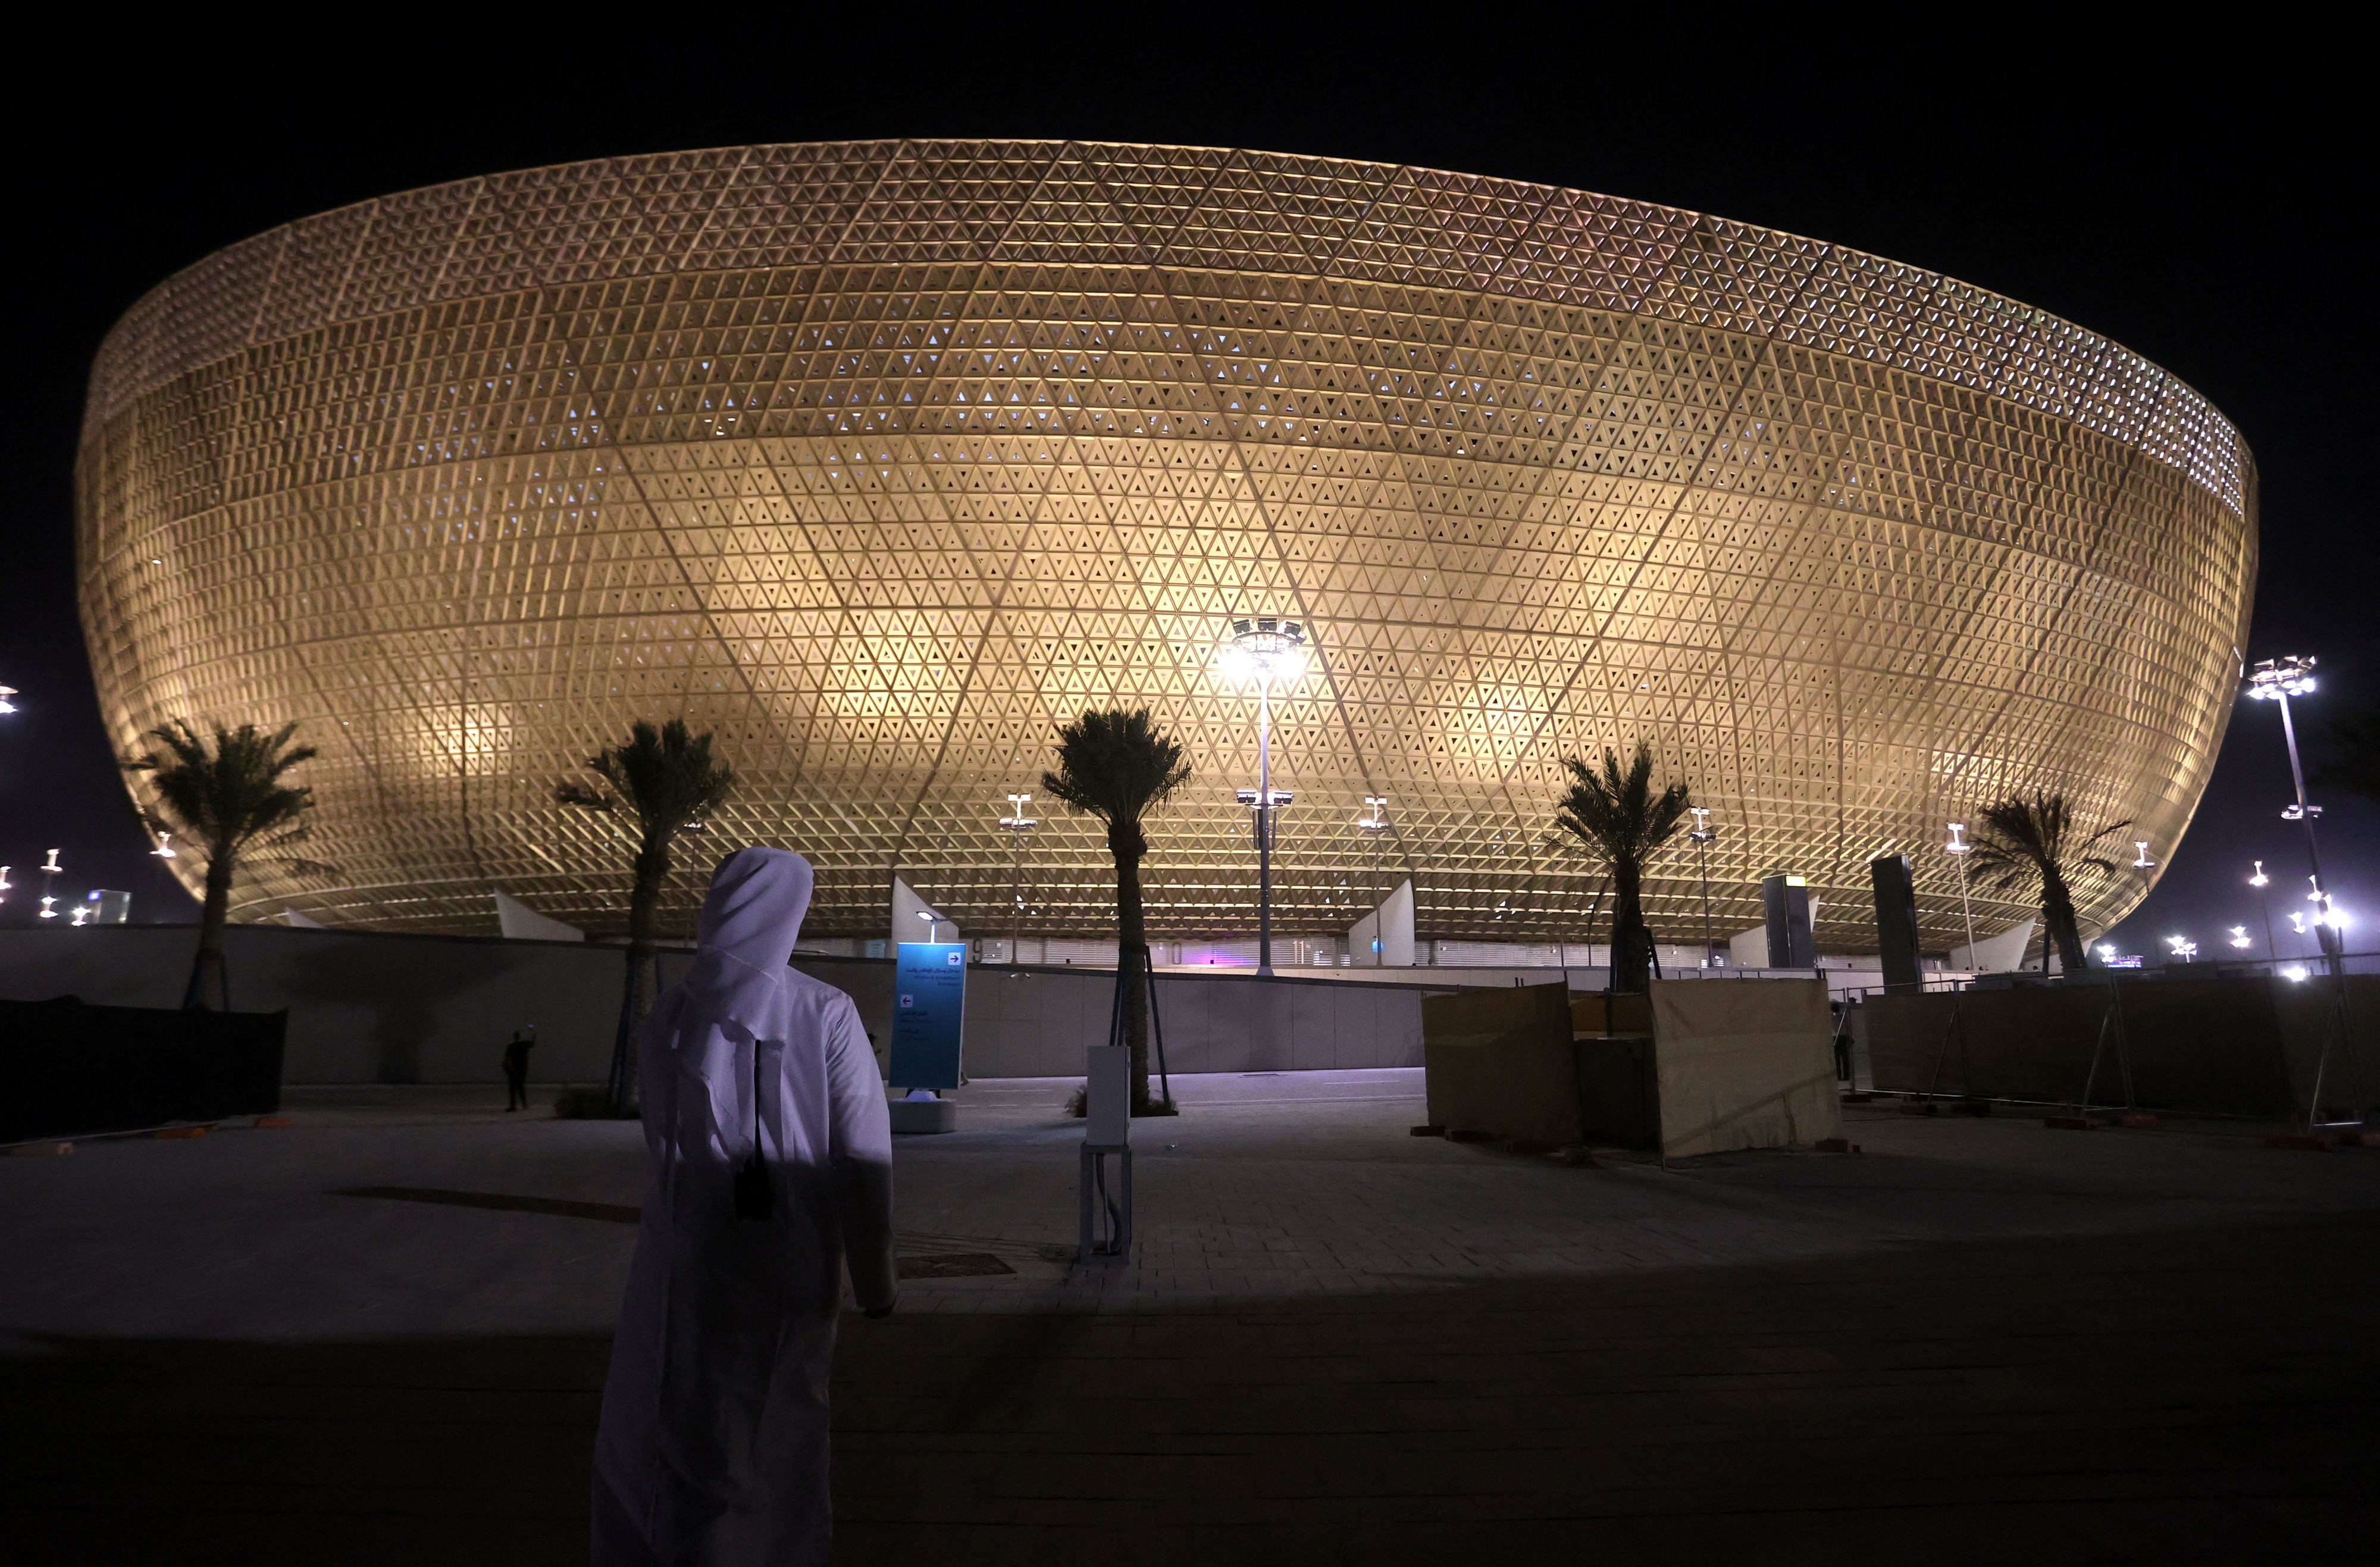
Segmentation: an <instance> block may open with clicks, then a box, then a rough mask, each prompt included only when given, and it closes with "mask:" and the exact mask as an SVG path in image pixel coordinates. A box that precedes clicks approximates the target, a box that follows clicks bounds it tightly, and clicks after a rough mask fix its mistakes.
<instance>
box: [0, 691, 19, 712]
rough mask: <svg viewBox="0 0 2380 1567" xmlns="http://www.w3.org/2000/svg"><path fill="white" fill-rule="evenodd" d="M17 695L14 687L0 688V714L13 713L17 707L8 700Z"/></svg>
mask: <svg viewBox="0 0 2380 1567" xmlns="http://www.w3.org/2000/svg"><path fill="white" fill-rule="evenodd" d="M16 694H17V687H15V686H0V713H8V712H15V711H17V705H16V704H15V703H14V702H11V701H10V700H9V699H8V698H11V697H13V696H15V695H16Z"/></svg>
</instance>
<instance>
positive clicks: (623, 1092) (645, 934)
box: [610, 838, 670, 1115]
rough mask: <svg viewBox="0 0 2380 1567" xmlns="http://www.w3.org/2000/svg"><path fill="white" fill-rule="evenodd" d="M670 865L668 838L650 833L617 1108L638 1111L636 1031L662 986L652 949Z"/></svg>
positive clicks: (635, 920) (637, 907)
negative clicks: (654, 838)
mask: <svg viewBox="0 0 2380 1567" xmlns="http://www.w3.org/2000/svg"><path fill="white" fill-rule="evenodd" d="M669 871H670V855H669V843H668V840H666V839H663V840H662V842H660V843H658V844H657V843H654V842H653V841H652V840H650V838H649V839H647V840H646V842H645V844H644V845H643V846H642V847H641V848H639V849H638V850H637V880H636V883H635V885H634V887H633V888H632V889H631V890H630V892H629V893H628V976H627V988H626V990H625V993H624V994H623V995H622V996H621V998H620V1026H619V1031H618V1032H617V1033H616V1034H615V1035H613V1039H612V1078H611V1084H610V1087H611V1094H612V1109H613V1112H614V1113H615V1114H619V1115H633V1114H635V1113H636V1111H637V1035H638V1034H640V1033H641V1032H643V1030H644V1026H645V1017H646V1015H647V1014H649V1013H650V1012H651V1011H652V1010H653V995H654V991H655V990H657V989H658V988H659V987H658V985H657V983H656V981H657V980H658V979H659V978H660V975H659V963H658V961H657V957H656V954H655V953H654V951H653V911H654V910H655V909H656V908H658V907H659V906H660V905H661V897H662V881H664V880H665V879H667V877H668V876H669Z"/></svg>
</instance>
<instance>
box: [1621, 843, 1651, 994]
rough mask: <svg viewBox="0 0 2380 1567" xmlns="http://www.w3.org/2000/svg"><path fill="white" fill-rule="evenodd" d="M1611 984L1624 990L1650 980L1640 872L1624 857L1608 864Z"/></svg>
mask: <svg viewBox="0 0 2380 1567" xmlns="http://www.w3.org/2000/svg"><path fill="white" fill-rule="evenodd" d="M1611 880H1612V882H1613V886H1614V891H1615V893H1617V896H1616V897H1615V899H1614V901H1613V904H1612V909H1611V988H1612V989H1613V990H1619V991H1622V992H1625V993H1628V994H1636V993H1639V992H1642V991H1644V990H1646V989H1647V988H1648V987H1649V985H1650V983H1651V978H1652V976H1651V969H1652V960H1653V951H1652V937H1651V935H1650V934H1649V933H1648V932H1647V931H1646V930H1645V905H1644V902H1643V890H1644V873H1643V872H1642V871H1641V870H1639V869H1637V868H1636V866H1635V865H1634V864H1633V863H1632V862H1630V861H1627V860H1621V861H1618V862H1616V863H1614V864H1613V866H1612V868H1611Z"/></svg>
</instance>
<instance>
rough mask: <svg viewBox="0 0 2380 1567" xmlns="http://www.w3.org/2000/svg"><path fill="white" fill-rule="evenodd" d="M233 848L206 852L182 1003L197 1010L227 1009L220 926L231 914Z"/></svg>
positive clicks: (228, 991) (228, 986)
mask: <svg viewBox="0 0 2380 1567" xmlns="http://www.w3.org/2000/svg"><path fill="white" fill-rule="evenodd" d="M236 857H237V851H236V850H234V849H232V848H231V847H229V846H228V845H223V844H218V845H215V846H214V847H212V848H211V849H210V850H209V851H208V854H207V893H206V900H205V902H204V903H202V904H201V905H200V909H199V954H198V956H197V958H195V959H194V960H193V961H192V962H191V964H190V983H189V986H188V989H186V990H183V992H182V1005H183V1006H184V1007H185V1008H188V1009H190V1010H193V1011H199V1012H229V1011H230V1010H231V975H230V973H229V971H228V969H227V967H226V966H225V962H224V925H225V921H226V920H228V919H229V917H230V916H231V873H232V865H233V861H234V859H235V858H236Z"/></svg>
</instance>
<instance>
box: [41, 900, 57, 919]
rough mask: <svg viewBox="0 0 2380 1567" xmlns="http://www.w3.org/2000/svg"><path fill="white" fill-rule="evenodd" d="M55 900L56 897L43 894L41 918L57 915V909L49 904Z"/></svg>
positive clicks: (50, 917)
mask: <svg viewBox="0 0 2380 1567" xmlns="http://www.w3.org/2000/svg"><path fill="white" fill-rule="evenodd" d="M57 901H58V900H57V899H55V898H53V897H48V896H44V897H43V898H42V918H43V919H55V918H56V917H58V911H57V910H56V909H54V908H52V907H51V906H50V905H52V904H54V903H56V902H57Z"/></svg>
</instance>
